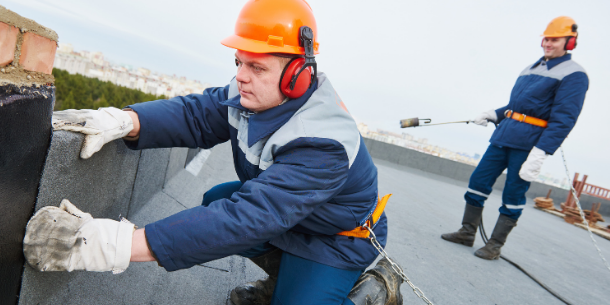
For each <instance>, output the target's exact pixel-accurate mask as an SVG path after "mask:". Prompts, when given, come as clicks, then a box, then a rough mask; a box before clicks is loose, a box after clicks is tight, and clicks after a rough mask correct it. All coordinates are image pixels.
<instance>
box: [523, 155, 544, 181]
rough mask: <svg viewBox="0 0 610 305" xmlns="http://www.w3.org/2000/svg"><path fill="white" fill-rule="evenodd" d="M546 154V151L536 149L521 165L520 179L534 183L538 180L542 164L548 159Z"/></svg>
mask: <svg viewBox="0 0 610 305" xmlns="http://www.w3.org/2000/svg"><path fill="white" fill-rule="evenodd" d="M546 156H547V154H546V152H544V150H542V149H540V148H538V147H534V148H533V149H532V151H530V154H529V155H528V156H527V160H525V162H524V163H523V165H521V170H520V171H519V177H521V179H523V180H525V181H529V182H532V181H534V180H536V178H538V175H539V174H540V170H541V169H542V163H544V160H545V159H546Z"/></svg>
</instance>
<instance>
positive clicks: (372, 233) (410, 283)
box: [364, 225, 433, 305]
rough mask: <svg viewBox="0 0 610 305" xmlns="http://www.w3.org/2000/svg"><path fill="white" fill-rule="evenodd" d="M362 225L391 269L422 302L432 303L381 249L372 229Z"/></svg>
mask: <svg viewBox="0 0 610 305" xmlns="http://www.w3.org/2000/svg"><path fill="white" fill-rule="evenodd" d="M364 227H365V228H366V229H367V230H369V232H370V233H371V236H370V237H369V240H370V241H371V243H372V244H373V246H374V247H375V249H377V251H378V252H379V254H381V256H382V257H384V258H385V259H387V260H388V262H389V263H390V265H391V266H392V269H394V272H396V273H398V274H399V275H400V277H401V278H402V280H403V281H405V282H406V283H407V284H409V286H411V289H413V292H414V293H415V295H417V296H418V297H419V298H420V299H422V300H424V302H426V304H428V305H433V304H432V302H431V301H430V300H428V298H426V296H425V295H424V292H423V291H421V289H419V288H417V286H415V285H413V283H412V282H411V280H409V278H408V277H407V275H406V274H405V272H404V271H403V270H402V268H401V267H400V266H399V265H398V264H397V263H395V262H394V261H393V260H392V259H391V258H390V257H389V256H388V253H387V252H385V250H384V249H383V247H382V246H381V244H380V243H379V242H378V241H377V236H375V233H374V232H373V230H372V229H371V228H370V227H369V226H368V225H364Z"/></svg>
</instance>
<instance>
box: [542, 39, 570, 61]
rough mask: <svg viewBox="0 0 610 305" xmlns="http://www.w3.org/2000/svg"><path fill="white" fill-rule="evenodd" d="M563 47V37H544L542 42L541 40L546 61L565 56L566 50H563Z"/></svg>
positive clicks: (564, 41) (564, 43)
mask: <svg viewBox="0 0 610 305" xmlns="http://www.w3.org/2000/svg"><path fill="white" fill-rule="evenodd" d="M565 45H566V38H565V37H544V40H542V49H543V50H544V57H546V59H552V58H556V57H561V56H563V55H565V54H566V50H564V49H563V48H564V46H565Z"/></svg>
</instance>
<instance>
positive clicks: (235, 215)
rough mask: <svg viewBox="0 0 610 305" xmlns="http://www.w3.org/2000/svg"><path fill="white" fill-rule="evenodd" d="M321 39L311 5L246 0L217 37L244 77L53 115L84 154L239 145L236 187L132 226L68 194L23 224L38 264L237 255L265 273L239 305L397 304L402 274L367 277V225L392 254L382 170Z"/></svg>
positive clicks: (167, 261)
mask: <svg viewBox="0 0 610 305" xmlns="http://www.w3.org/2000/svg"><path fill="white" fill-rule="evenodd" d="M317 35H318V29H317V25H316V20H315V18H314V15H313V12H312V10H311V8H310V6H309V4H308V3H307V2H305V1H304V0H250V1H248V2H246V4H245V5H244V7H243V9H242V10H241V13H240V14H239V17H238V19H237V23H236V25H235V32H234V34H233V35H231V36H229V37H227V38H226V39H224V40H222V44H224V45H225V46H228V47H230V48H233V49H235V50H236V51H235V64H236V66H237V74H236V76H235V78H233V79H232V80H231V81H230V83H229V84H228V85H227V86H225V87H219V88H208V89H206V90H205V91H204V92H203V94H191V95H188V96H180V97H175V98H172V99H169V100H158V101H151V102H146V103H139V104H134V105H131V106H129V107H128V108H127V109H124V110H119V109H116V108H100V109H99V110H66V111H60V112H56V113H54V115H53V126H54V128H55V130H62V129H63V130H70V131H76V132H83V133H87V134H88V135H87V137H88V138H87V139H88V140H86V141H85V144H84V145H83V148H82V150H81V157H82V158H88V157H90V156H91V155H92V154H94V153H95V152H96V151H98V150H99V149H101V147H102V146H103V145H104V144H105V143H107V142H110V141H113V140H115V139H120V138H123V139H124V141H125V143H126V145H127V146H128V147H129V148H131V149H145V148H161V147H201V148H206V149H208V148H211V147H213V146H215V145H217V144H219V143H223V142H226V141H231V144H232V149H233V159H234V167H235V170H236V173H237V176H238V177H239V181H234V182H228V183H223V184H220V185H217V186H215V187H212V188H211V189H209V190H207V192H206V193H205V195H204V197H203V202H202V204H201V206H198V207H196V208H192V209H188V210H185V211H182V212H180V213H177V214H175V215H172V216H170V217H167V218H165V219H162V220H159V221H157V222H154V223H151V224H148V225H146V226H145V228H143V229H138V230H135V231H133V225H132V224H125V223H119V222H116V221H112V220H105V221H100V220H98V219H93V218H92V217H91V215H89V214H87V213H84V212H82V211H80V210H78V208H77V207H75V206H74V205H73V204H71V203H70V202H69V201H67V200H66V201H65V202H62V205H61V206H60V208H55V207H53V209H51V207H49V208H43V209H41V210H40V211H39V212H37V213H36V215H34V216H33V217H32V219H31V220H30V222H29V224H28V228H27V230H26V238H25V239H24V253H25V255H26V258H27V260H28V262H29V263H30V265H32V267H33V268H35V269H37V270H41V271H42V270H47V271H51V270H57V271H61V270H64V271H71V270H89V271H110V270H112V271H114V272H120V271H122V270H124V269H125V268H127V266H128V265H129V262H130V261H131V262H141V261H156V262H158V264H159V265H160V266H162V267H163V268H165V269H166V270H167V271H175V270H180V269H185V268H190V267H192V266H195V265H198V264H202V263H205V262H209V261H212V260H216V259H220V258H223V257H226V256H229V255H235V254H238V255H241V256H244V257H247V258H249V259H250V260H251V261H252V262H254V263H255V264H256V265H258V266H259V267H261V268H262V269H263V270H264V271H265V272H266V273H267V274H268V275H269V276H268V278H266V279H264V280H259V281H257V282H253V283H246V284H244V285H242V286H239V287H237V288H235V289H233V290H232V291H231V292H230V301H231V302H232V303H233V304H236V305H243V304H358V305H359V304H402V296H401V294H400V285H401V283H402V279H401V278H400V276H399V275H398V274H397V273H396V272H395V271H394V270H393V268H392V267H391V265H390V263H389V262H388V260H386V259H382V260H381V261H379V263H378V264H377V265H376V266H375V267H374V268H372V269H371V270H369V271H367V272H364V270H365V269H366V268H367V267H368V266H369V265H371V264H372V263H373V262H374V261H375V259H376V258H377V256H378V254H379V253H378V250H377V249H375V247H374V246H373V245H372V244H371V241H370V240H369V239H368V238H367V237H368V236H369V234H370V232H369V231H368V229H367V228H370V229H371V230H372V231H373V232H374V234H375V235H376V237H377V240H378V241H379V243H380V244H381V245H382V246H383V247H385V243H386V240H387V228H388V226H387V218H386V216H385V214H384V213H383V208H384V207H385V202H386V201H387V198H388V196H385V197H383V198H382V199H379V194H378V189H377V169H376V167H375V165H374V164H373V161H372V159H371V156H370V154H369V152H368V151H367V148H366V146H365V144H364V142H363V141H362V138H361V136H360V133H359V132H358V129H357V127H356V123H355V121H354V120H353V118H352V117H351V116H350V114H349V113H348V112H347V111H346V109H345V107H344V105H343V103H342V102H340V101H341V100H340V98H339V96H338V95H337V93H336V92H335V90H334V89H333V87H332V85H331V83H330V81H329V79H328V77H327V76H326V75H325V74H324V73H322V72H318V69H317V68H318V67H317V63H316V60H315V55H316V54H318V49H319V43H318V39H317V37H318V36H317ZM81 127H83V128H81ZM85 129H86V130H85ZM100 134H102V135H103V136H99V135H100ZM226 166H229V164H226ZM45 213H46V214H45ZM43 214H44V215H43ZM49 215H51V217H47V216H49ZM50 219H59V220H58V221H56V222H49V220H50ZM365 226H366V227H365ZM41 228H45V229H44V230H43V231H44V232H50V233H49V234H59V233H53V232H69V234H73V233H72V232H77V233H74V234H81V235H82V236H87V244H88V245H90V247H75V246H74V245H65V247H61V249H57V247H56V246H55V247H53V246H51V245H48V244H47V241H46V240H45V239H44V238H41V236H42V237H44V236H43V235H44V234H43V235H41V234H39V233H40V232H41V230H40V229H41ZM66 228H81V229H79V230H72V229H66ZM35 232H38V233H35ZM132 232H133V233H132ZM63 234H68V233H63ZM131 234H133V235H131ZM81 235H78V236H81ZM89 236H90V237H89ZM95 236H106V237H107V238H105V239H104V240H97V239H96V238H95ZM49 237H52V236H49ZM60 237H61V238H63V239H62V240H70V238H69V236H68V237H64V236H60ZM61 238H60V239H61ZM102 244H103V246H102ZM97 245H100V246H99V247H98V246H97ZM85 248H86V249H85ZM66 249H67V250H66ZM41 254H44V256H41ZM45 257H52V258H53V259H52V260H45ZM70 257H72V258H78V259H72V260H71V259H70ZM107 258H112V259H110V260H109V259H107ZM75 262H77V263H75ZM355 285H356V287H357V288H356V289H353V288H354V287H355Z"/></svg>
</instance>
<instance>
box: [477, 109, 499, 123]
mask: <svg viewBox="0 0 610 305" xmlns="http://www.w3.org/2000/svg"><path fill="white" fill-rule="evenodd" d="M488 121H492V122H494V123H495V122H497V121H498V116H497V115H496V111H495V110H494V109H491V110H487V111H485V112H483V113H481V114H479V115H478V116H477V117H476V118H474V120H472V122H473V123H475V124H477V125H481V126H487V122H488Z"/></svg>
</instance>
